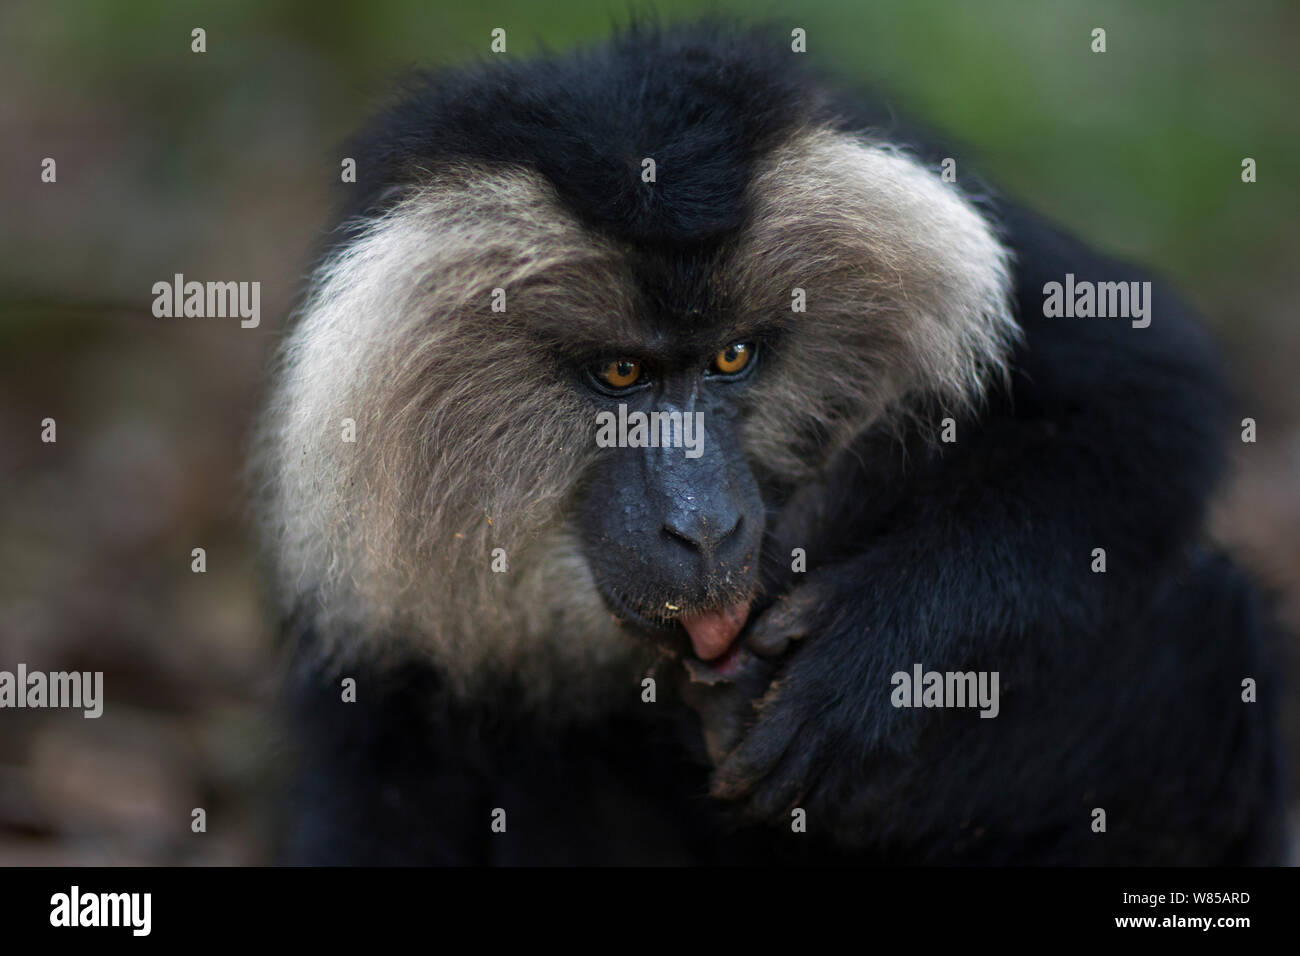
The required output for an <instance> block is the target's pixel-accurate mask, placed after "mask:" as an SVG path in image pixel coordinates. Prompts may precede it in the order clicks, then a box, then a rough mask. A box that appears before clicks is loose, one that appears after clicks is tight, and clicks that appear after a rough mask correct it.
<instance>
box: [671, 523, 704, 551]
mask: <svg viewBox="0 0 1300 956" xmlns="http://www.w3.org/2000/svg"><path fill="white" fill-rule="evenodd" d="M663 530H664V535H665V536H667V537H669V538H672V539H673V540H674V541H679V542H681V543H682V544H684V545H686V546H687V547H688V548H691V549H692V550H695V551H698V550H700V547H701V544H700V541H699V539H698V538H697V537H696V536H694V535H693V534H691V533H690V532H688V531H685V530H683V529H681V528H678V527H674V526H673V525H671V524H665V525H664V529H663Z"/></svg>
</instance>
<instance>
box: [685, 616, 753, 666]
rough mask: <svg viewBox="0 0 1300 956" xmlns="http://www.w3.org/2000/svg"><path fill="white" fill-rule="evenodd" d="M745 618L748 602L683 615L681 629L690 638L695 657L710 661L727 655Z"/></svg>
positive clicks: (743, 624)
mask: <svg viewBox="0 0 1300 956" xmlns="http://www.w3.org/2000/svg"><path fill="white" fill-rule="evenodd" d="M747 617H749V603H748V602H746V603H744V604H733V605H732V606H731V607H728V608H723V609H722V610H719V611H704V612H702V613H700V614H686V615H683V617H682V627H684V628H686V633H687V634H689V635H690V637H691V646H692V647H694V648H695V656H696V657H698V658H699V659H700V660H702V661H711V660H714V659H716V658H719V657H721V656H722V655H723V654H725V653H727V649H728V648H729V647H731V642H732V641H734V640H735V639H736V635H737V634H739V633H740V629H741V628H742V627H744V626H745V619H746V618H747Z"/></svg>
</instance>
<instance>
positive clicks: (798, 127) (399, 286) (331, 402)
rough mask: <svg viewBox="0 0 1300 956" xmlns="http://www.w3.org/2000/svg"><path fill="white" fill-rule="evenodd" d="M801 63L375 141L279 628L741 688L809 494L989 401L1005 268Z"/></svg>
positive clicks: (648, 51)
mask: <svg viewBox="0 0 1300 956" xmlns="http://www.w3.org/2000/svg"><path fill="white" fill-rule="evenodd" d="M786 51H788V45H783V44H781V43H779V42H774V43H772V44H770V45H764V44H762V43H760V41H757V40H755V39H753V38H744V39H738V40H737V41H736V42H735V44H734V45H733V47H731V48H730V50H728V48H727V47H726V46H725V45H723V46H719V45H709V46H708V47H707V48H706V47H697V46H696V45H695V43H694V41H693V40H692V39H691V35H690V34H680V35H679V34H676V33H673V32H671V31H669V32H665V33H656V32H651V33H646V32H636V31H634V32H632V33H629V34H627V35H625V36H622V37H620V38H618V39H617V40H615V41H613V42H611V43H610V44H608V45H606V46H602V47H599V48H596V49H594V50H590V51H586V52H583V53H580V54H577V55H574V56H571V57H568V58H559V59H554V60H549V61H544V62H542V63H531V64H530V63H520V62H518V61H513V60H512V61H509V62H505V63H502V64H499V65H495V64H494V65H490V66H485V67H482V68H477V69H473V70H470V71H465V72H460V73H451V74H444V75H438V76H435V77H428V78H425V79H424V80H423V81H421V82H420V83H418V84H417V85H416V87H415V89H414V90H413V91H412V92H410V93H409V94H408V95H407V96H406V97H405V98H403V99H402V100H400V101H399V102H398V103H397V104H395V105H394V106H393V107H392V108H390V109H389V110H387V111H386V112H385V113H383V114H382V115H381V116H380V117H379V118H378V119H377V120H376V121H375V122H373V123H372V124H371V125H370V127H368V128H367V130H366V131H365V132H364V133H363V134H362V136H361V137H360V138H359V139H358V141H357V143H356V144H355V146H354V147H353V149H352V150H350V151H349V153H348V155H349V156H351V157H353V158H355V159H356V169H357V182H356V183H342V184H340V185H339V187H338V188H339V189H340V190H342V191H344V193H345V195H346V196H347V200H348V202H347V205H348V211H347V214H346V216H345V220H344V222H345V225H344V227H343V228H342V229H341V230H340V231H339V233H338V236H339V238H338V241H337V243H336V244H335V245H334V247H333V248H332V249H330V250H329V252H328V253H327V255H326V256H325V258H324V260H323V263H322V265H321V266H320V268H319V269H318V271H317V272H316V274H315V277H314V279H313V282H312V285H311V289H310V292H309V294H308V296H307V298H306V300H305V302H304V305H303V307H302V308H301V310H300V315H299V319H298V322H297V324H296V326H295V327H294V329H293V331H292V333H291V334H290V336H289V338H288V340H287V342H286V344H285V347H284V349H283V352H282V359H281V363H280V367H279V369H278V377H277V386H276V392H275V396H274V399H273V401H272V404H271V407H270V409H269V412H268V415H267V417H266V426H265V428H264V429H263V432H262V441H261V448H262V452H261V458H262V462H263V470H264V474H265V475H266V478H267V481H266V489H267V495H266V496H265V507H264V513H265V516H266V524H267V528H268V530H269V540H270V544H271V546H272V548H273V551H274V554H275V557H276V563H277V567H278V568H279V572H280V588H281V591H282V593H283V594H284V599H285V610H286V612H288V613H292V614H294V615H295V617H296V619H298V620H299V621H301V622H303V624H304V625H305V626H309V627H311V628H312V629H313V631H314V632H315V633H316V634H317V636H318V637H319V638H320V639H321V640H323V641H324V642H325V644H326V646H327V648H329V649H330V650H332V651H334V652H337V653H339V654H343V655H346V653H348V652H349V651H351V650H354V649H357V648H358V647H360V646H361V645H363V644H364V645H365V646H367V647H373V645H375V644H376V643H380V644H387V645H389V646H392V647H395V648H397V647H400V648H404V649H406V650H408V651H410V650H412V649H415V650H419V651H420V652H421V653H427V654H429V655H431V656H432V657H434V658H435V659H436V660H437V661H438V663H439V664H440V666H442V667H443V669H444V670H445V671H446V672H447V673H448V674H449V675H451V677H452V678H453V679H454V680H455V681H456V682H458V683H459V684H460V685H462V686H469V685H471V684H473V683H474V681H475V680H477V679H478V678H479V677H480V676H482V675H485V674H497V675H500V674H502V673H513V674H516V675H524V677H525V678H526V680H525V682H524V687H525V690H526V691H531V692H535V693H536V694H537V696H538V697H539V698H547V697H550V696H553V694H552V692H554V691H556V690H561V689H563V690H574V691H575V692H581V693H582V694H589V693H590V692H591V689H592V688H595V687H599V686H610V683H611V679H612V678H613V677H614V675H624V676H630V675H632V674H633V673H634V672H635V671H634V668H636V667H637V666H639V664H640V663H641V662H642V661H643V660H644V653H643V649H644V648H645V647H646V646H648V643H654V644H659V645H661V646H666V647H668V648H670V649H672V650H674V651H677V652H680V653H684V654H695V655H697V656H699V657H701V658H706V659H707V658H717V657H720V656H721V655H723V654H724V653H725V652H726V651H727V649H728V647H729V646H730V645H731V643H732V641H733V640H734V639H735V637H736V634H737V631H738V630H739V628H740V627H741V625H742V624H743V622H744V619H745V616H746V613H747V610H748V608H749V607H750V602H751V600H752V599H753V598H754V596H755V594H756V593H757V591H758V588H759V580H760V578H759V555H760V550H761V549H762V548H763V546H764V545H765V537H766V538H770V532H771V529H772V527H773V525H774V523H775V522H777V521H778V520H779V516H780V511H781V508H782V503H783V502H784V501H785V500H786V499H787V497H788V496H789V495H790V494H791V493H794V492H797V489H798V488H799V487H800V486H801V485H806V484H808V483H811V482H815V481H816V480H817V479H818V477H819V476H820V475H821V474H822V473H823V471H824V470H825V469H826V468H827V467H828V466H830V464H831V463H832V462H833V461H834V460H835V457H836V455H837V454H839V453H841V452H842V451H844V449H845V448H846V447H847V446H848V444H849V443H850V442H851V441H852V440H853V439H854V438H855V437H856V436H858V435H860V434H862V433H863V432H864V431H865V430H866V429H869V428H871V427H873V426H875V425H877V424H879V423H882V422H885V421H888V420H890V419H891V418H893V417H896V416H899V415H906V414H907V413H908V410H909V408H913V407H916V406H917V403H919V402H924V403H928V404H930V405H933V404H934V403H938V404H939V405H941V406H942V407H946V408H953V409H958V408H961V407H963V406H964V405H967V404H969V403H971V402H972V401H976V400H978V397H979V395H980V394H981V392H982V390H983V389H984V387H985V385H986V383H987V381H988V380H989V379H990V376H991V375H992V374H995V373H996V372H997V371H998V370H999V369H1000V368H1001V367H1002V366H1003V363H1004V361H1005V357H1006V353H1007V350H1008V347H1009V345H1010V343H1011V341H1012V340H1013V339H1014V337H1015V334H1016V327H1015V324H1014V321H1013V320H1012V318H1011V316H1010V314H1009V309H1008V304H1007V293H1008V272H1007V261H1006V260H1007V257H1006V252H1005V250H1004V249H1003V247H1002V246H1001V244H1000V243H999V242H998V240H997V238H996V236H995V234H994V231H993V229H992V228H991V227H990V225H989V224H988V222H987V221H986V220H985V218H984V217H983V216H982V215H981V214H980V213H979V211H978V210H977V209H976V207H975V206H974V205H973V204H972V203H971V202H970V201H969V200H968V199H967V198H966V197H965V196H964V195H963V194H962V193H961V192H960V191H959V190H958V189H957V188H956V187H955V186H953V185H951V184H948V183H944V182H942V181H941V179H940V177H939V175H938V174H937V173H936V172H935V171H933V170H929V169H926V168H925V167H923V166H922V165H920V164H919V163H918V162H916V161H914V160H913V159H911V158H909V157H908V156H907V155H905V154H903V153H901V152H899V151H896V150H894V149H893V148H890V147H887V146H882V145H879V144H878V143H876V142H875V141H873V140H872V139H870V138H869V137H867V136H865V135H863V134H861V133H860V132H857V131H856V130H857V128H858V127H857V124H856V122H855V121H850V120H847V119H845V118H843V117H841V116H840V115H839V114H838V113H836V112H835V110H834V109H833V108H832V106H831V105H829V104H831V103H832V98H831V97H830V96H829V95H828V94H825V93H823V92H822V90H821V88H820V87H819V86H818V85H817V84H816V83H814V82H812V81H811V80H808V79H807V78H805V77H803V76H802V75H801V74H800V72H799V71H798V69H797V68H796V64H795V62H794V59H795V58H793V57H792V56H791V55H790V54H788V52H786ZM636 635H649V636H651V637H652V638H654V641H652V642H644V641H638V640H636ZM367 653H372V652H371V651H368V652H367ZM614 683H615V684H616V685H618V686H626V685H623V684H621V681H615V682H614ZM620 693H622V691H620Z"/></svg>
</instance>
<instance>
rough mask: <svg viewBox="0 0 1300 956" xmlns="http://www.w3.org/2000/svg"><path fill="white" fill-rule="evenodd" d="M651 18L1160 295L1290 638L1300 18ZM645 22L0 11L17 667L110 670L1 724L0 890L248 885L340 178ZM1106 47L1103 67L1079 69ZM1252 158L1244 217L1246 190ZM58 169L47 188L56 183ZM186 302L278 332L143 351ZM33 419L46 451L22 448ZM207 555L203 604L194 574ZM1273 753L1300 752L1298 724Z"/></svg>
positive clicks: (3, 572)
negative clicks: (366, 132) (614, 29)
mask: <svg viewBox="0 0 1300 956" xmlns="http://www.w3.org/2000/svg"><path fill="white" fill-rule="evenodd" d="M639 9H640V10H642V11H645V10H647V9H649V8H646V7H644V6H643V7H640V8H639ZM654 10H655V11H656V12H657V14H658V15H659V17H660V18H662V19H664V20H674V19H678V18H681V17H684V16H690V15H693V14H697V13H700V12H714V13H719V12H721V13H726V12H734V13H735V14H736V15H737V16H738V17H739V18H740V19H744V20H755V19H765V20H767V21H769V22H771V23H773V24H776V25H777V26H778V27H781V28H782V29H784V30H785V31H786V33H787V34H788V30H789V28H791V27H795V26H799V27H803V28H805V29H806V30H807V31H808V38H809V39H808V50H809V52H808V54H807V55H808V57H809V59H810V60H812V61H813V62H814V63H816V64H817V65H820V66H824V67H827V68H830V69H833V70H835V71H837V72H839V73H841V74H843V75H844V76H846V77H848V78H850V79H852V80H853V81H856V82H866V83H870V84H873V85H875V86H877V87H879V88H880V89H882V90H884V91H885V92H886V93H887V95H888V98H889V100H890V102H891V103H892V104H893V105H894V106H895V108H896V110H897V112H898V113H899V114H901V115H904V116H908V117H915V118H919V119H920V120H921V121H922V122H924V123H927V124H929V125H931V126H933V127H935V128H938V129H940V130H943V131H945V132H948V133H952V134H954V135H956V136H957V137H958V138H960V139H961V140H963V141H964V142H966V143H967V144H969V146H970V152H971V155H970V157H969V159H970V160H972V161H973V165H974V166H975V167H977V168H978V169H979V171H980V172H981V173H982V174H983V175H984V176H985V177H986V178H987V179H989V180H990V181H991V182H992V183H994V184H995V185H996V186H998V187H999V188H1000V190H1001V191H1002V192H1004V193H1006V194H1008V195H1011V196H1016V197H1019V198H1021V199H1023V200H1024V201H1026V202H1028V203H1029V204H1030V205H1032V206H1034V207H1036V208H1038V209H1039V210H1040V211H1042V212H1044V213H1046V214H1048V215H1049V216H1052V217H1054V218H1055V219H1057V220H1059V221H1060V222H1062V223H1063V224H1065V225H1067V226H1068V227H1070V228H1072V229H1073V230H1075V231H1076V232H1078V233H1080V234H1081V235H1082V236H1083V237H1085V238H1086V239H1088V240H1090V241H1091V242H1093V243H1095V244H1096V245H1098V246H1100V247H1102V248H1104V249H1106V250H1108V251H1111V252H1114V253H1117V254H1120V255H1123V256H1127V257H1130V258H1133V259H1136V260H1139V261H1142V262H1145V263H1147V264H1149V265H1152V266H1154V267H1156V268H1158V269H1159V270H1161V271H1163V272H1164V273H1166V274H1167V275H1169V276H1170V277H1171V278H1172V279H1174V280H1175V282H1176V283H1177V284H1178V285H1179V286H1180V287H1181V289H1182V291H1183V292H1184V294H1185V296H1186V297H1187V298H1188V299H1189V300H1191V301H1192V302H1193V303H1195V304H1196V305H1197V306H1198V307H1199V308H1200V309H1201V311H1202V312H1203V313H1204V314H1205V316H1206V317H1207V320H1208V321H1209V322H1210V324H1211V325H1212V326H1213V327H1214V329H1215V330H1216V332H1217V334H1218V335H1219V337H1220V339H1221V341H1222V342H1223V345H1224V350H1225V353H1226V355H1227V356H1228V358H1229V360H1230V362H1231V364H1232V367H1233V370H1234V372H1235V375H1236V377H1237V380H1238V382H1239V384H1240V390H1241V407H1242V414H1243V415H1247V414H1248V415H1252V416H1253V417H1255V418H1257V419H1258V421H1259V423H1260V424H1259V435H1260V438H1259V442H1258V443H1257V444H1255V445H1242V446H1240V447H1238V448H1235V449H1234V456H1235V458H1236V461H1237V473H1236V477H1235V479H1234V481H1233V483H1232V485H1231V486H1230V487H1229V488H1228V489H1227V490H1226V491H1225V494H1224V496H1223V499H1222V501H1220V502H1219V503H1218V505H1217V507H1216V517H1215V526H1216V529H1217V531H1218V533H1219V535H1220V537H1221V538H1222V539H1223V540H1224V541H1225V542H1226V543H1228V544H1230V545H1231V546H1232V547H1234V548H1235V549H1236V550H1237V551H1238V553H1240V554H1241V555H1243V556H1244V557H1245V558H1246V559H1247V560H1248V561H1249V562H1250V563H1251V564H1252V565H1253V566H1254V567H1255V568H1256V569H1257V570H1258V571H1259V573H1260V574H1261V575H1262V576H1264V577H1265V578H1266V579H1267V580H1268V581H1269V582H1270V583H1272V584H1273V585H1274V586H1275V587H1276V588H1277V590H1278V592H1279V596H1280V599H1281V600H1280V603H1281V607H1282V610H1283V613H1284V614H1285V615H1286V616H1287V618H1288V620H1289V621H1290V622H1291V624H1292V626H1293V627H1295V626H1298V625H1300V401H1298V399H1300V376H1298V375H1297V369H1298V368H1300V323H1297V316H1296V302H1297V283H1296V281H1295V273H1296V263H1297V252H1300V235H1298V233H1297V224H1298V223H1300V159H1298V157H1300V123H1298V122H1297V113H1296V94H1297V90H1298V89H1300V84H1297V69H1296V66H1295V63H1296V58H1295V48H1296V41H1297V38H1300V29H1298V28H1300V6H1298V5H1296V4H1294V3H1281V2H1275V3H1270V2H1253V0H1252V2H1247V3H1240V4H1226V3H1214V2H1190V0H1181V2H1179V0H1168V2H1147V3H1142V4H1135V3H1132V2H1129V0H1106V2H1099V0H1086V2H1064V0H1017V2H1012V0H994V2H980V3H976V2H967V0H906V2H905V0H890V2H875V3H872V2H861V0H855V2H849V0H827V2H805V3H760V4H753V3H741V2H732V3H711V4H708V5H705V4H701V3H694V2H661V3H659V4H657V5H655V7H654ZM628 12H629V7H628V6H627V5H625V4H621V3H611V2H601V3H589V2H551V0H532V2H524V0H520V2H501V0H479V2H476V3H474V4H459V3H450V2H446V0H435V2H414V0H377V2H368V3H364V4H355V5H348V4H334V3H323V2H308V0H259V2H254V0H227V2H219V3H218V2H209V3H191V2H183V0H181V2H166V3H162V2H160V3H133V2H124V0H80V2H70V0H53V2H31V3H24V2H17V3H15V2H13V0H10V2H8V3H6V4H5V5H4V6H2V7H0V140H2V142H3V145H2V146H0V394H3V403H2V404H0V474H2V476H3V490H4V495H3V498H2V499H0V668H10V669H12V667H13V666H14V665H15V664H16V663H17V662H18V661H25V662H27V663H28V664H29V665H30V666H31V667H33V668H37V667H39V668H42V669H47V670H54V669H66V668H78V669H92V670H103V671H105V672H106V676H105V683H106V688H107V695H108V699H109V703H108V707H107V708H106V711H105V716H104V717H103V718H101V719H100V720H98V721H87V720H83V719H81V718H80V716H79V715H76V714H71V713H66V712H48V711H47V712H37V713H33V712H31V711H23V712H18V711H8V712H4V713H0V862H3V863H34V862H40V863H62V862H104V863H137V862H204V863H221V862H256V861H258V860H261V859H263V858H264V856H265V847H266V845H267V839H268V836H269V835H270V834H269V829H268V828H269V823H268V817H267V813H266V807H267V802H268V795H269V793H270V792H271V788H272V787H273V785H274V783H275V779H276V770H277V768H278V766H280V764H281V763H282V761H281V759H280V756H281V751H280V749H279V747H278V745H277V744H276V743H275V739H274V735H273V734H272V733H271V731H270V727H269V722H268V719H267V702H268V699H269V693H270V690H271V688H272V687H273V686H274V680H275V668H276V658H275V654H274V651H273V641H272V635H271V629H270V627H269V624H268V620H267V614H266V607H265V604H264V599H263V595H262V594H261V592H260V589H259V584H258V575H257V568H256V562H255V559H254V556H253V552H252V548H251V546H250V536H249V534H248V527H247V521H246V514H245V505H244V499H245V494H244V485H243V484H242V468H243V464H242V463H243V460H244V456H245V449H246V440H247V439H246V436H247V429H248V426H249V422H250V418H251V415H252V413H253V410H254V409H255V407H256V403H257V400H258V392H259V387H260V382H261V380H262V375H263V371H264V368H265V363H266V361H267V358H268V356H269V354H270V351H271V349H272V348H273V346H274V343H275V340H276V336H277V332H278V329H279V328H280V326H281V323H282V321H283V318H284V316H285V315H286V313H287V312H288V311H289V310H290V309H291V307H292V304H293V302H294V298H295V296H296V295H297V294H298V292H299V291H300V289H301V287H302V282H303V277H304V273H305V271H306V269H307V268H308V267H309V265H310V260H311V255H312V252H313V250H314V248H315V246H316V243H317V241H318V239H319V237H320V234H321V230H322V229H323V228H325V227H326V226H327V224H328V221H329V210H330V208H331V206H332V204H333V202H334V201H335V200H336V199H337V196H338V193H337V191H338V190H340V189H346V188H348V187H347V186H345V185H343V184H341V183H340V182H339V161H340V158H341V156H342V153H341V152H340V150H339V148H338V145H339V143H340V141H341V140H342V138H343V137H344V136H345V135H346V134H347V133H348V132H349V131H350V130H351V129H353V128H354V127H355V126H356V125H357V124H358V122H359V121H360V120H361V118H362V117H363V116H364V115H365V113H366V111H367V110H368V109H369V108H371V107H372V106H373V105H375V104H376V103H377V102H379V101H381V100H382V99H383V97H384V95H385V94H386V92H387V91H388V90H389V89H390V88H391V85H392V83H393V81H394V79H396V78H398V77H399V76H400V74H401V73H402V71H404V70H405V69H407V68H410V67H413V66H435V65H440V64H452V63H459V62H464V61H466V60H470V59H475V58H484V57H487V56H488V55H489V53H488V42H489V32H490V30H491V29H492V28H494V27H503V28H505V29H506V30H507V33H508V37H509V52H508V54H507V55H508V56H511V57H516V56H526V55H528V54H529V53H531V52H534V51H537V50H539V49H542V48H544V47H551V48H563V47H566V46H568V45H571V44H572V43H574V42H582V41H590V40H594V39H597V38H599V37H602V36H604V35H606V34H607V33H608V32H609V30H610V28H611V25H612V24H615V23H619V22H623V21H625V20H626V19H627V16H628ZM195 27H202V28H203V29H205V30H206V32H207V52H206V53H204V54H202V55H198V54H194V53H191V52H190V42H191V41H190V31H191V30H192V29H193V28H195ZM1094 27H1103V28H1105V29H1106V31H1107V52H1106V53H1104V54H1094V53H1092V52H1091V51H1090V48H1089V47H1090V32H1091V30H1092V29H1093V28H1094ZM1246 156H1249V157H1253V158H1254V159H1255V160H1256V161H1257V163H1258V182H1256V183H1254V184H1243V183H1242V182H1241V178H1240V169H1241V160H1242V158H1243V157H1246ZM45 157H53V158H55V159H56V161H57V164H58V166H57V170H58V180H57V182H56V183H53V184H46V183H42V182H41V181H40V163H41V160H42V159H43V158H45ZM966 162H967V158H966V157H963V159H962V163H963V166H962V168H968V167H967V166H966V165H965V164H966ZM176 272H182V273H185V274H186V275H187V276H191V277H195V278H200V279H238V280H253V279H256V280H259V281H261V283H262V315H263V320H262V325H261V327H260V328H258V329H255V330H243V329H240V328H239V327H238V323H237V322H231V321H228V320H214V321H208V320H194V319H191V320H183V321H174V320H166V319H161V320H160V319H155V318H154V317H153V316H152V315H151V312H150V305H151V302H152V293H151V287H152V285H153V283H154V282H157V281H159V280H166V279H169V278H170V277H171V276H172V275H173V274H174V273H176ZM47 416H48V417H53V418H55V419H56V420H57V422H58V443H57V444H55V445H47V444H42V443H41V442H40V441H39V430H40V424H39V423H40V421H41V419H43V418H45V417H47ZM194 547H204V548H206V550H207V555H208V571H207V573H206V574H203V575H197V574H193V573H191V571H190V551H191V549H192V548H194ZM1291 700H1294V697H1292V698H1291ZM1286 719H1287V724H1288V728H1289V729H1291V730H1294V729H1295V728H1298V727H1300V712H1298V711H1297V709H1296V708H1295V707H1294V705H1293V704H1292V703H1288V705H1287V718H1286ZM1297 736H1298V735H1297V734H1295V733H1292V734H1291V738H1292V740H1293V741H1294V740H1295V738H1296V737H1297ZM194 807H204V808H205V809H206V810H207V811H208V821H209V826H208V832H207V833H205V834H201V835H196V834H193V833H191V832H190V826H189V824H190V810H191V809H192V808H194Z"/></svg>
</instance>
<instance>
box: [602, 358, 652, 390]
mask: <svg viewBox="0 0 1300 956" xmlns="http://www.w3.org/2000/svg"><path fill="white" fill-rule="evenodd" d="M596 377H597V378H599V379H600V380H601V381H602V382H604V383H605V384H606V385H608V386H609V387H610V388H629V387H631V386H632V385H635V384H636V383H637V382H638V381H640V379H641V363H640V362H638V361H637V360H636V359H628V358H621V359H614V360H613V361H612V362H606V363H605V364H604V365H602V366H600V367H599V368H598V369H597V370H596Z"/></svg>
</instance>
